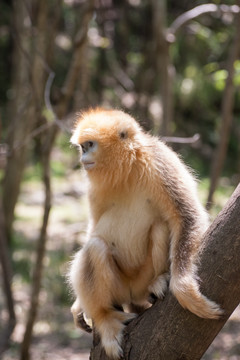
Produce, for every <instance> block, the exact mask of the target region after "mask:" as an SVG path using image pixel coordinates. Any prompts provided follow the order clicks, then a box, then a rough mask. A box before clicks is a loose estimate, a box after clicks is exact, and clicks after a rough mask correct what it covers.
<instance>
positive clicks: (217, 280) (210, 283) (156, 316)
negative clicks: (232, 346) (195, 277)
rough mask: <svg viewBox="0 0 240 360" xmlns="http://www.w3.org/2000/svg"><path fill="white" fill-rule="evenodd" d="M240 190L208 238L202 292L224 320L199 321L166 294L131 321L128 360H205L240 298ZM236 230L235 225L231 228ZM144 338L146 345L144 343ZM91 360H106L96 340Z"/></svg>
mask: <svg viewBox="0 0 240 360" xmlns="http://www.w3.org/2000/svg"><path fill="white" fill-rule="evenodd" d="M239 213H240V185H239V186H238V187H237V189H236V191H235V192H234V194H233V195H232V197H231V199H230V200H229V202H228V203H227V205H226V206H225V207H224V209H223V210H222V212H221V213H220V214H219V215H218V217H217V218H216V220H215V221H214V223H213V224H212V225H211V226H210V228H209V229H208V231H207V233H206V234H205V237H204V249H202V253H201V259H200V260H201V261H200V267H199V278H200V279H201V291H202V292H203V293H204V294H205V295H206V296H208V297H209V298H211V299H212V300H214V301H216V302H218V303H219V304H220V305H221V306H222V308H223V309H224V311H225V315H224V317H223V318H222V319H220V320H218V321H216V320H207V319H201V318H199V317H197V316H195V315H194V314H192V313H190V312H189V311H187V310H184V309H183V308H182V307H181V306H180V305H179V304H178V302H177V300H176V299H175V297H174V296H173V295H172V294H171V293H170V292H168V293H167V295H166V297H165V298H164V300H163V301H160V300H158V301H157V303H156V304H155V305H154V306H152V307H151V308H150V309H148V310H147V311H145V312H144V313H143V314H142V315H140V316H138V317H137V318H136V319H135V320H133V321H132V322H131V323H130V324H129V325H128V326H127V327H126V331H125V336H124V343H123V349H124V359H126V360H166V359H171V360H177V359H178V360H179V359H184V360H197V359H200V358H201V357H202V355H203V354H204V352H205V351H206V350H207V348H208V346H209V345H210V344H211V342H212V341H213V339H214V338H215V336H216V335H217V334H218V332H219V331H220V330H221V328H222V327H223V325H224V324H225V322H226V321H227V319H228V318H229V316H230V315H231V313H232V312H233V311H234V309H235V308H236V306H237V305H238V303H239V299H240V221H239ZM233 225H234V226H233ZM143 339H144V341H143ZM91 359H94V360H106V359H108V358H107V357H106V355H105V353H104V350H103V349H102V348H101V345H100V343H99V339H96V338H95V347H94V349H93V350H92V352H91Z"/></svg>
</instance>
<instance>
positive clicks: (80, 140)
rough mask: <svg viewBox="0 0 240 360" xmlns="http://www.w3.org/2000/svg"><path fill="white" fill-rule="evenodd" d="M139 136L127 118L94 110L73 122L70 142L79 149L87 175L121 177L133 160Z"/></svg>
mask: <svg viewBox="0 0 240 360" xmlns="http://www.w3.org/2000/svg"><path fill="white" fill-rule="evenodd" d="M139 132H141V130H140V127H139V125H138V124H137V123H136V122H135V120H134V119H133V118H131V117H130V116H129V115H127V114H124V113H123V112H121V111H116V110H115V111H113V110H104V109H96V110H91V111H88V112H86V113H83V114H82V116H81V117H80V118H79V119H78V120H77V123H76V127H75V130H74V132H73V136H72V138H71V142H72V143H73V144H76V145H78V146H79V149H80V155H81V162H82V164H83V166H84V168H85V169H86V170H87V171H88V172H89V173H93V172H96V171H98V172H99V171H100V170H101V171H104V172H105V173H110V172H111V171H113V170H114V171H115V172H116V173H117V172H118V173H120V172H121V173H122V172H123V171H127V169H126V167H129V166H131V164H132V162H133V160H134V158H135V157H136V149H137V147H138V146H137V144H136V135H137V134H138V133H139Z"/></svg>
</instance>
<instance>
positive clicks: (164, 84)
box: [152, 0, 174, 136]
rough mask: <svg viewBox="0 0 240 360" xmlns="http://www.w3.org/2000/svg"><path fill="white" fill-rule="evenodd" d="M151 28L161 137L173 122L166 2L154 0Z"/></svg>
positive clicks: (168, 132)
mask: <svg viewBox="0 0 240 360" xmlns="http://www.w3.org/2000/svg"><path fill="white" fill-rule="evenodd" d="M152 4H153V27H154V36H155V41H156V54H155V55H156V66H157V73H158V74H159V76H160V94H161V100H162V108H163V115H162V124H161V128H160V133H161V136H167V135H170V131H171V129H170V128H171V123H172V120H173V89H172V87H173V74H174V68H173V65H172V62H171V58H170V53H169V47H170V43H169V41H168V40H169V39H168V38H167V36H166V35H167V25H166V18H167V15H166V1H165V0H164V1H163V0H154V1H152Z"/></svg>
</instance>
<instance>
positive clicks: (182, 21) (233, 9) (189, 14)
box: [168, 4, 240, 42]
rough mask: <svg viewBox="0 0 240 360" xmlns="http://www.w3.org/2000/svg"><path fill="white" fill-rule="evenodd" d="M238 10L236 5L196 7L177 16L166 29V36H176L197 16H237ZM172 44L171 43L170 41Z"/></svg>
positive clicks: (239, 9)
mask: <svg viewBox="0 0 240 360" xmlns="http://www.w3.org/2000/svg"><path fill="white" fill-rule="evenodd" d="M239 11H240V8H239V6H237V5H232V6H228V5H224V4H222V5H215V4H203V5H199V6H196V7H195V8H193V9H191V10H189V11H186V12H185V13H183V14H181V15H180V16H178V17H177V18H176V19H175V20H174V21H173V23H172V25H171V26H170V27H169V28H168V34H169V35H174V36H175V35H176V33H177V32H178V31H179V29H180V28H181V27H182V26H184V25H186V23H188V22H189V21H191V20H194V19H197V18H198V17H199V16H201V15H204V14H211V13H219V14H224V13H233V14H237V13H239ZM171 42H172V41H171Z"/></svg>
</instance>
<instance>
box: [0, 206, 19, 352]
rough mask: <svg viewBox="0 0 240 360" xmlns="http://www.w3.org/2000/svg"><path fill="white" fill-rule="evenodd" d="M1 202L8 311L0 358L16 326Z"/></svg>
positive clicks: (0, 255) (0, 251) (0, 254)
mask: <svg viewBox="0 0 240 360" xmlns="http://www.w3.org/2000/svg"><path fill="white" fill-rule="evenodd" d="M1 200H2V199H0V264H1V268H2V276H3V288H4V293H5V296H6V305H7V306H6V307H7V310H8V322H7V325H6V327H5V329H4V331H2V334H1V338H0V356H1V354H2V353H3V352H4V351H5V350H6V348H7V346H8V343H9V339H10V336H11V334H12V332H13V329H14V327H15V324H16V316H15V310H14V300H13V294H12V288H11V280H12V268H11V261H10V256H9V253H8V246H7V237H6V234H5V232H4V230H5V223H4V216H3V211H2V203H1Z"/></svg>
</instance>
